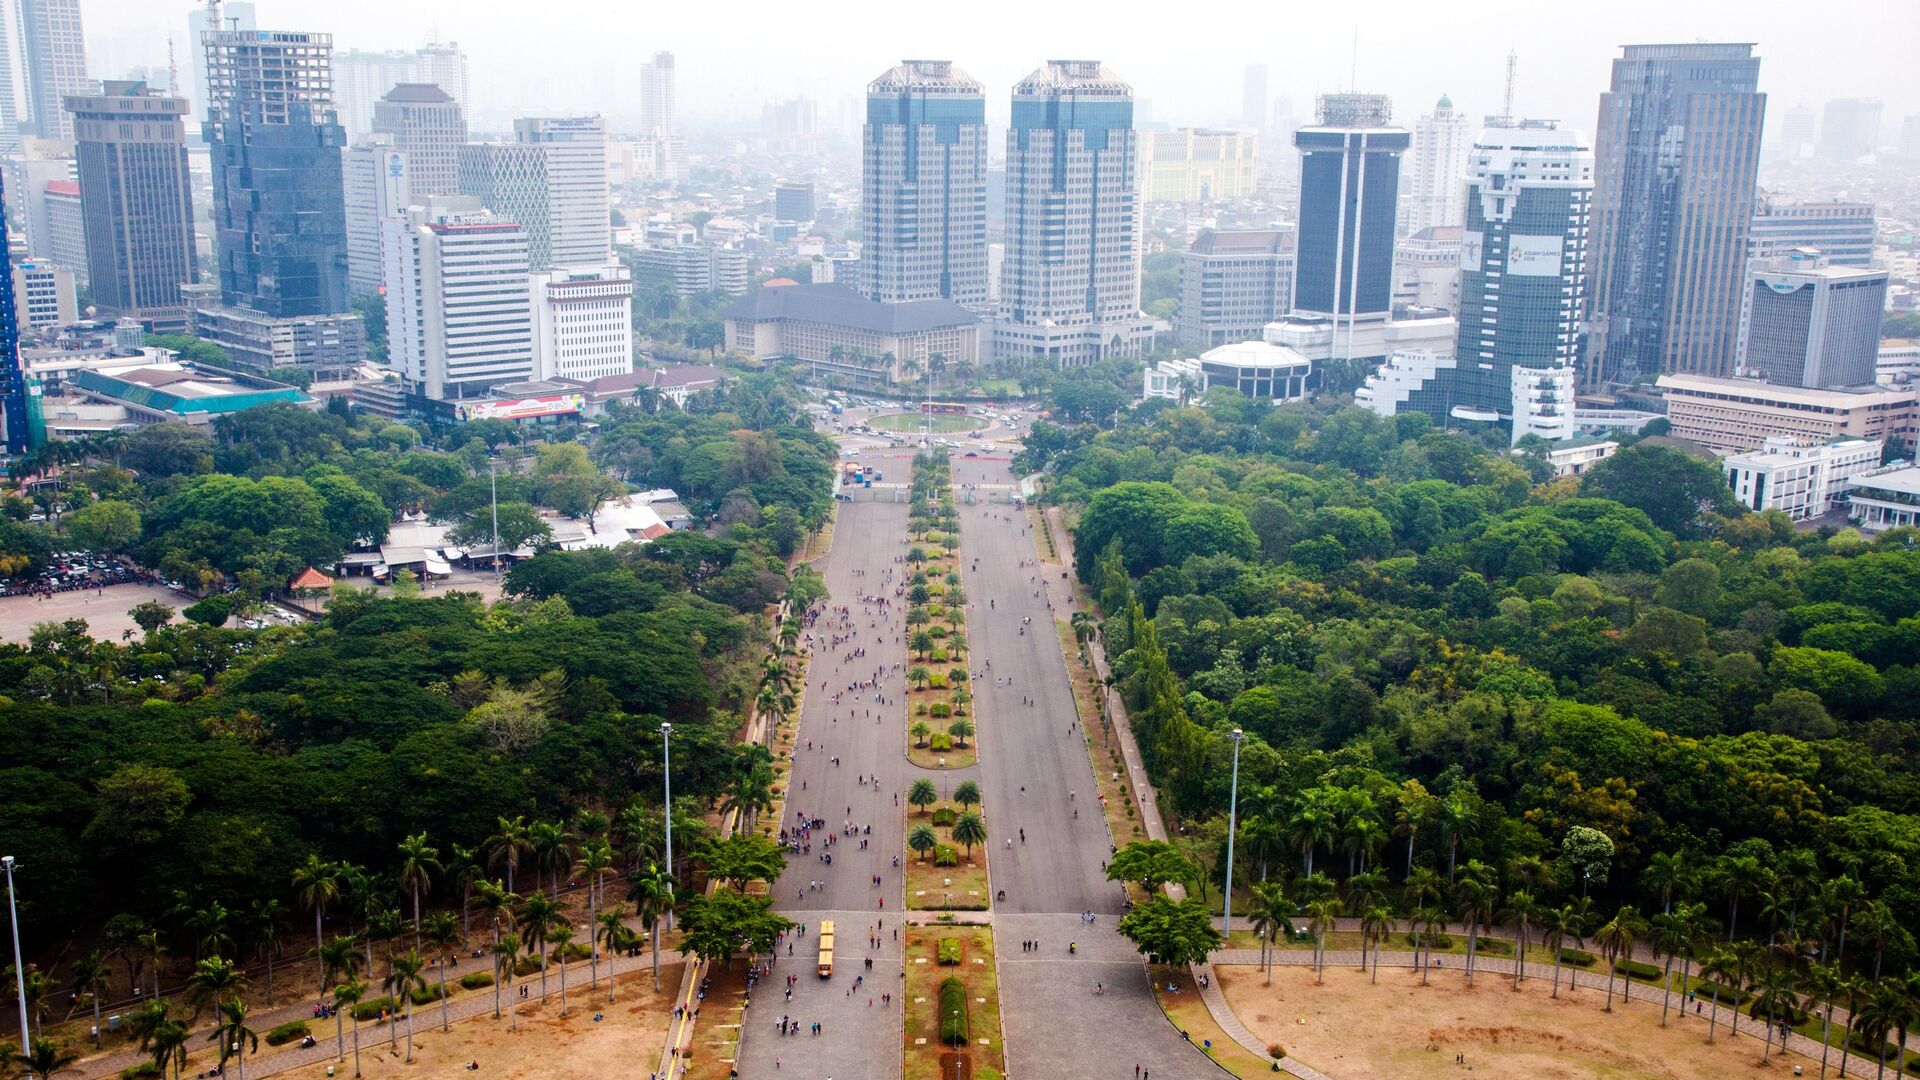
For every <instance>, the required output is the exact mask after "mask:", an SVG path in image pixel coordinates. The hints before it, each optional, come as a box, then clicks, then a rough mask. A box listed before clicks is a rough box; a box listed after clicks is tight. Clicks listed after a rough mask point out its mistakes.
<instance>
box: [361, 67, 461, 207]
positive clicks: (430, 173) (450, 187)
mask: <svg viewBox="0 0 1920 1080" xmlns="http://www.w3.org/2000/svg"><path fill="white" fill-rule="evenodd" d="M373 130H374V131H378V132H384V133H386V134H388V135H392V136H393V145H394V146H395V148H397V149H398V150H399V151H400V152H401V153H403V154H405V155H406V156H407V172H408V174H409V183H410V185H411V187H412V192H413V197H414V198H416V199H418V198H425V197H426V196H428V195H447V194H450V193H453V192H456V191H459V190H460V170H459V167H458V165H457V163H456V161H455V158H456V156H457V154H458V151H459V149H460V147H462V146H464V145H466V141H467V118H466V115H465V114H464V113H463V112H461V110H460V102H459V101H457V100H455V98H454V96H453V95H452V94H451V93H449V92H448V91H447V90H446V89H445V88H443V87H439V86H435V85H433V84H432V83H401V84H399V85H398V86H395V87H394V88H393V89H391V90H389V91H387V93H386V96H384V97H382V98H381V99H380V100H379V101H376V102H374V103H373ZM401 205H402V207H404V206H405V205H406V204H404V203H402V204H401Z"/></svg>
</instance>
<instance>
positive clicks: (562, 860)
mask: <svg viewBox="0 0 1920 1080" xmlns="http://www.w3.org/2000/svg"><path fill="white" fill-rule="evenodd" d="M574 839H575V837H574V835H573V833H571V832H569V831H567V827H566V826H565V825H562V824H560V823H558V822H553V821H537V822H535V823H533V824H532V825H530V826H528V828H527V841H528V843H530V844H532V845H533V858H534V865H536V866H538V867H539V868H540V872H541V873H543V874H550V875H552V879H553V898H554V899H555V900H558V899H560V874H561V872H562V871H568V870H571V869H573V842H574Z"/></svg>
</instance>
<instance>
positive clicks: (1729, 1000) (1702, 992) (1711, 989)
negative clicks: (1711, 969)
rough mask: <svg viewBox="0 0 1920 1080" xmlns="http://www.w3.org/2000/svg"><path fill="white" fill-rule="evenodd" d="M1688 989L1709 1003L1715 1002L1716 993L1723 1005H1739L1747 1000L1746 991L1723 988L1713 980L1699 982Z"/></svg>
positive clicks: (1728, 987) (1729, 987)
mask: <svg viewBox="0 0 1920 1080" xmlns="http://www.w3.org/2000/svg"><path fill="white" fill-rule="evenodd" d="M1687 989H1689V990H1692V991H1693V994H1694V996H1695V997H1696V998H1699V999H1700V1000H1701V1001H1705V1002H1709V1003H1711V1002H1713V1001H1714V1000H1715V994H1716V993H1718V995H1719V998H1718V1000H1719V1002H1720V1004H1722V1005H1739V1004H1740V1003H1741V1002H1744V1001H1746V1000H1747V993H1746V991H1744V990H1735V989H1734V988H1733V987H1731V986H1723V985H1721V984H1720V983H1717V982H1714V981H1713V980H1711V979H1700V980H1697V981H1695V982H1694V983H1692V984H1691V985H1689V986H1688V987H1687Z"/></svg>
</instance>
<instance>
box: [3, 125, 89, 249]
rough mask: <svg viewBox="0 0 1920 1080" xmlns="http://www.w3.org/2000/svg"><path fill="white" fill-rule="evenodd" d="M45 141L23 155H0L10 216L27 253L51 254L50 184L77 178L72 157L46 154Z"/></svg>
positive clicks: (30, 148)
mask: <svg viewBox="0 0 1920 1080" xmlns="http://www.w3.org/2000/svg"><path fill="white" fill-rule="evenodd" d="M46 148H47V147H46V144H45V143H36V144H34V145H32V146H29V147H28V148H27V149H26V152H25V153H23V154H18V155H13V156H9V157H6V158H0V172H4V173H5V174H6V177H7V186H6V190H7V195H6V205H7V215H8V216H9V217H10V218H12V220H13V223H14V225H15V227H16V232H17V234H18V237H19V239H21V240H24V241H25V242H26V245H27V254H29V255H40V256H47V257H51V256H52V249H51V248H52V241H51V239H50V238H49V236H48V233H47V185H48V184H50V183H54V182H56V181H66V180H72V179H73V178H74V162H73V159H72V158H68V157H63V156H52V155H49V154H48V153H46Z"/></svg>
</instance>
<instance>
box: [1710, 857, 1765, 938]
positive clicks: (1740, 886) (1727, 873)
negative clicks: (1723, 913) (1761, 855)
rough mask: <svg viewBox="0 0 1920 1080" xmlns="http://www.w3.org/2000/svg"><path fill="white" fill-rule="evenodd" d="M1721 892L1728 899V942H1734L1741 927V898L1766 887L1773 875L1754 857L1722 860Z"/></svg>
mask: <svg viewBox="0 0 1920 1080" xmlns="http://www.w3.org/2000/svg"><path fill="white" fill-rule="evenodd" d="M1717 877H1718V879H1719V882H1720V891H1721V893H1722V894H1723V895H1725V896H1726V898H1727V903H1728V905H1729V913H1728V917H1727V940H1728V941H1732V940H1733V937H1734V933H1735V931H1736V930H1738V929H1739V926H1740V898H1741V897H1742V896H1745V895H1747V894H1748V893H1752V892H1758V891H1759V890H1761V889H1763V888H1765V887H1766V884H1767V881H1768V879H1769V878H1770V877H1771V875H1770V874H1769V873H1768V871H1767V868H1766V867H1765V866H1762V865H1761V864H1760V860H1759V859H1757V858H1755V857H1753V856H1752V855H1741V856H1737V857H1733V858H1726V859H1722V860H1721V862H1720V868H1719V871H1718V874H1717Z"/></svg>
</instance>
